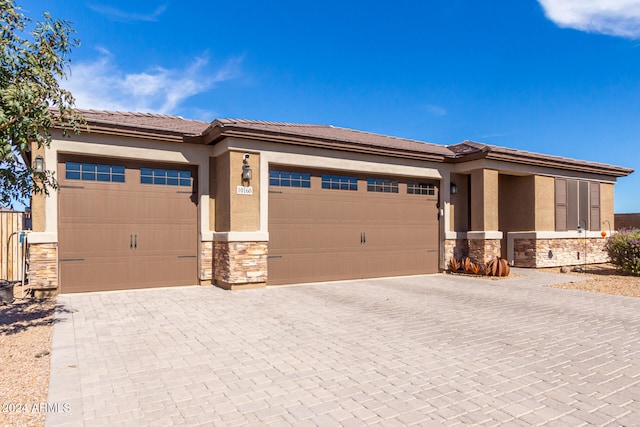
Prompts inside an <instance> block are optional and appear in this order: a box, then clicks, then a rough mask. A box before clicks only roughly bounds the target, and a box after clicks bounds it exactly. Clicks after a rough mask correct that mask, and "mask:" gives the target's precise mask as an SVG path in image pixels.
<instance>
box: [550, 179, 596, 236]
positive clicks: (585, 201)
mask: <svg viewBox="0 0 640 427" xmlns="http://www.w3.org/2000/svg"><path fill="white" fill-rule="evenodd" d="M555 204H556V209H555V210H556V231H567V230H576V229H577V228H578V226H581V227H583V228H586V229H587V230H599V229H600V184H599V183H597V182H589V181H579V180H575V179H563V178H556V182H555Z"/></svg>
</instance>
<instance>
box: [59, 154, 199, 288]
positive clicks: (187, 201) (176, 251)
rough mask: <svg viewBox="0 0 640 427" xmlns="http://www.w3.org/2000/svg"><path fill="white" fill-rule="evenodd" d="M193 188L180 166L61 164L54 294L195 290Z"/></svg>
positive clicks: (191, 172)
mask: <svg viewBox="0 0 640 427" xmlns="http://www.w3.org/2000/svg"><path fill="white" fill-rule="evenodd" d="M194 181H195V168H191V167H189V166H185V165H156V164H141V163H135V162H129V161H118V160H109V159H90V158H74V157H68V158H63V159H62V161H61V162H60V163H59V166H58V184H59V187H60V192H59V205H58V206H59V212H58V225H59V226H58V242H59V253H58V265H59V280H60V291H61V292H84V291H98V290H114V289H132V288H146V287H157V286H177V285H194V284H196V283H197V248H198V244H197V223H198V220H197V197H196V194H197V191H196V189H195V184H196V183H195V182H194Z"/></svg>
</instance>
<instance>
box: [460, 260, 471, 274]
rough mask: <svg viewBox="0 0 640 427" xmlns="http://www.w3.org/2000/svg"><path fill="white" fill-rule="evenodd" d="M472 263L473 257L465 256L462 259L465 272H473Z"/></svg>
mask: <svg viewBox="0 0 640 427" xmlns="http://www.w3.org/2000/svg"><path fill="white" fill-rule="evenodd" d="M471 264H473V261H471V258H469V257H465V258H463V259H462V269H463V270H464V272H465V273H471Z"/></svg>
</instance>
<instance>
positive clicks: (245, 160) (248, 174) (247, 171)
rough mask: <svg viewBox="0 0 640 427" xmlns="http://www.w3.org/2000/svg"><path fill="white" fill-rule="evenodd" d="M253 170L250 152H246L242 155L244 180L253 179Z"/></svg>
mask: <svg viewBox="0 0 640 427" xmlns="http://www.w3.org/2000/svg"><path fill="white" fill-rule="evenodd" d="M251 176H252V171H251V166H249V154H247V153H245V154H244V156H243V157H242V181H243V182H244V181H251Z"/></svg>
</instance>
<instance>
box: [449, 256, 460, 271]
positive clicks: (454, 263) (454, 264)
mask: <svg viewBox="0 0 640 427" xmlns="http://www.w3.org/2000/svg"><path fill="white" fill-rule="evenodd" d="M449 269H450V270H451V272H452V273H457V272H458V270H460V261H458V260H457V259H455V258H451V261H449Z"/></svg>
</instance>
